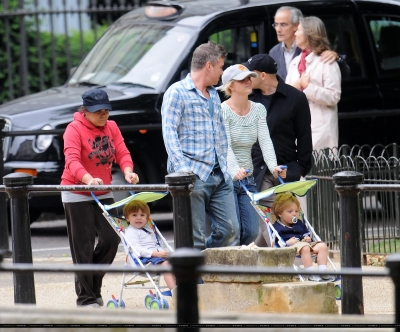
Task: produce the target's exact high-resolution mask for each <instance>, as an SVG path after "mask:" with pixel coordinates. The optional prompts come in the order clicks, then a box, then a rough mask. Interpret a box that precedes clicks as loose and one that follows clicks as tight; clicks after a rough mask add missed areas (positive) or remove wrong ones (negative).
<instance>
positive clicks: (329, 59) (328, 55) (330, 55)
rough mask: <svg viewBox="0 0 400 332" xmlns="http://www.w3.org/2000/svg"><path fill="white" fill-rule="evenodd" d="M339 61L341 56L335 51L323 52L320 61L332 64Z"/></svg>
mask: <svg viewBox="0 0 400 332" xmlns="http://www.w3.org/2000/svg"><path fill="white" fill-rule="evenodd" d="M337 59H339V55H338V54H337V53H336V52H335V51H328V50H326V51H323V52H322V54H321V59H320V61H322V62H323V63H328V64H332V63H334V62H335V61H336V60H337Z"/></svg>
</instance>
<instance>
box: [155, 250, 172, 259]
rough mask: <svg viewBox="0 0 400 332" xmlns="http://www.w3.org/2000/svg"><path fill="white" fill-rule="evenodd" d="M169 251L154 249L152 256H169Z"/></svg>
mask: <svg viewBox="0 0 400 332" xmlns="http://www.w3.org/2000/svg"><path fill="white" fill-rule="evenodd" d="M168 254H169V252H168V251H153V253H152V254H151V256H152V257H160V258H167V257H168Z"/></svg>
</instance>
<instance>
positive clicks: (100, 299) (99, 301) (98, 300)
mask: <svg viewBox="0 0 400 332" xmlns="http://www.w3.org/2000/svg"><path fill="white" fill-rule="evenodd" d="M96 302H97V304H98V305H99V306H101V307H102V306H103V305H104V302H103V299H102V298H101V297H98V298H97V299H96Z"/></svg>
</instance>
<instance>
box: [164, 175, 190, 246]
mask: <svg viewBox="0 0 400 332" xmlns="http://www.w3.org/2000/svg"><path fill="white" fill-rule="evenodd" d="M195 180H196V176H195V175H194V174H191V173H171V174H168V175H167V176H165V183H166V184H168V191H169V192H170V193H171V196H172V205H173V218H174V241H175V248H193V226H192V208H191V206H190V194H191V192H192V190H193V188H194V186H193V183H194V182H195Z"/></svg>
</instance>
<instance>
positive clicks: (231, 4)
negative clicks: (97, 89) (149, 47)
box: [116, 0, 400, 27]
mask: <svg viewBox="0 0 400 332" xmlns="http://www.w3.org/2000/svg"><path fill="white" fill-rule="evenodd" d="M331 1H333V0H331ZM307 2H309V3H312V2H315V3H319V4H321V3H323V2H325V3H326V2H328V1H326V0H324V1H321V0H178V1H151V0H150V1H149V2H148V3H147V5H149V4H151V3H158V4H163V5H172V6H176V5H178V6H179V5H182V6H183V7H184V10H183V11H182V13H181V14H180V15H179V16H177V17H176V18H173V19H170V20H158V19H149V18H147V17H146V16H145V15H143V14H144V11H145V6H144V7H141V8H138V9H135V10H133V11H131V12H129V13H127V14H125V15H124V16H122V17H121V18H120V19H119V20H118V21H117V22H116V23H117V24H118V23H124V24H126V23H128V22H129V23H130V22H133V21H134V22H135V23H140V22H143V23H144V22H146V23H150V22H154V23H156V22H163V23H165V24H168V23H169V24H176V23H177V22H179V24H188V25H195V26H197V27H199V26H201V25H202V23H204V22H206V21H208V19H211V18H212V17H215V16H217V15H219V14H220V13H221V12H227V11H234V10H236V9H240V8H248V7H255V6H264V5H281V6H284V5H285V4H287V5H289V4H292V5H293V6H296V4H301V3H307ZM335 2H338V0H335ZM340 2H342V3H346V2H347V3H350V2H352V3H362V2H365V3H374V2H375V3H385V4H394V5H400V3H399V2H400V0H340ZM327 5H328V4H327ZM194 16H197V17H199V19H198V20H195V21H193V20H184V19H185V18H189V17H194ZM200 17H203V19H200ZM182 21H183V22H182Z"/></svg>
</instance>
